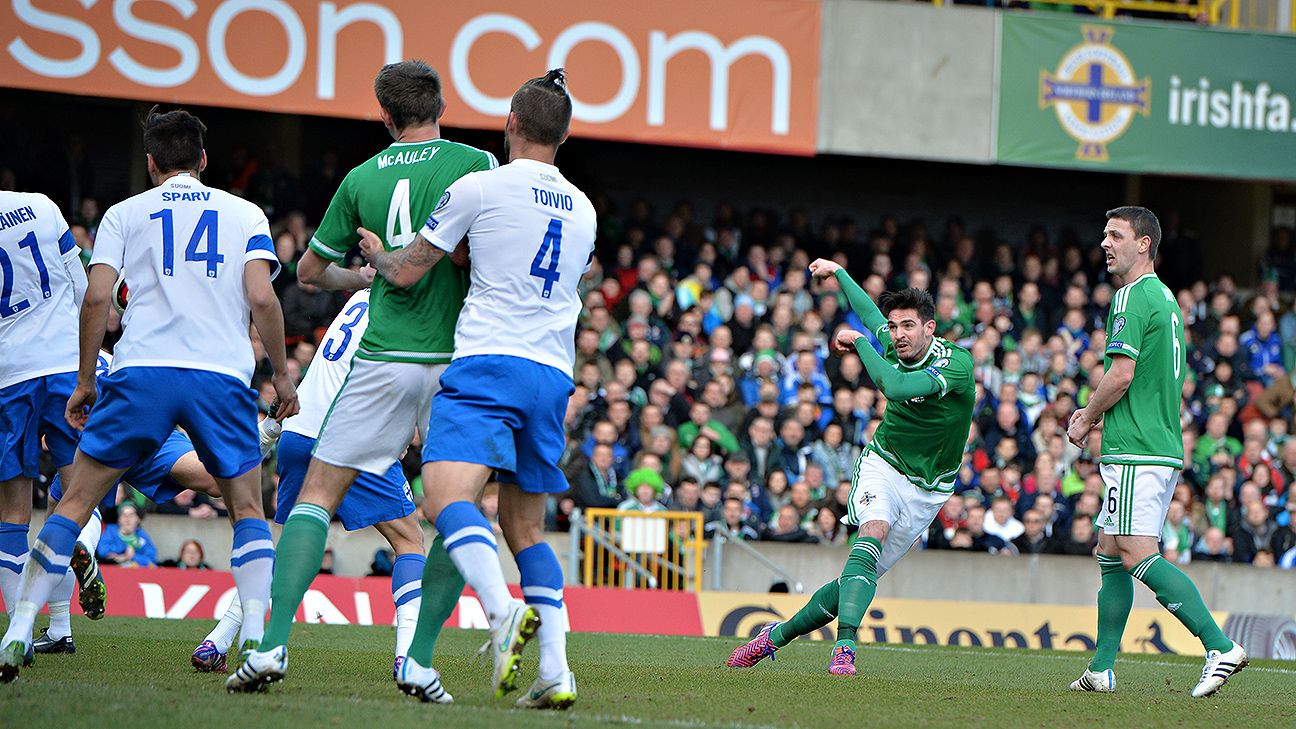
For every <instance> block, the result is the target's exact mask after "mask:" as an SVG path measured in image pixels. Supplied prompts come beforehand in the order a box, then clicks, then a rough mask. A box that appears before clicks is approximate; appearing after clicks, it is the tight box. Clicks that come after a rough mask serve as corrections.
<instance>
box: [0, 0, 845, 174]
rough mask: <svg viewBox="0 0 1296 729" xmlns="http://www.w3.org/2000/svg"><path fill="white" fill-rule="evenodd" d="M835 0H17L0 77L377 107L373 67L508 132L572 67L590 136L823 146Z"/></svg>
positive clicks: (303, 105)
mask: <svg viewBox="0 0 1296 729" xmlns="http://www.w3.org/2000/svg"><path fill="white" fill-rule="evenodd" d="M820 12H821V8H820V2H819V0H706V1H705V2H697V1H696V0H653V1H652V2H636V1H634V0H563V2H560V3H535V2H524V1H523V0H492V1H491V2H485V1H483V0H466V1H465V2H457V3H451V2H424V1H422V0H371V1H360V2H350V1H348V0H335V1H334V2H318V1H314V0H211V1H210V2H208V1H207V0H204V1H203V2H197V0H10V1H9V2H3V3H0V86H10V87H16V88H26V89H36V90H42V91H55V92H63V93H72V94H82V95H91V96H108V97H118V98H127V99H140V100H144V101H156V102H160V103H165V104H202V105H208V106H227V107H236V108H247V109H258V110H266V111H276V112H286V113H302V114H317V115H323V116H340V117H353V118H376V117H377V104H376V102H375V101H374V98H373V77H374V74H375V72H376V71H377V70H378V68H379V67H380V66H381V65H382V64H384V63H388V62H391V61H396V60H400V59H403V58H422V59H423V60H425V61H427V62H429V63H430V64H432V65H433V66H434V67H435V68H436V69H437V70H439V71H440V72H441V75H442V79H443V81H444V84H445V96H446V100H447V102H448V107H447V110H446V115H445V117H444V119H443V120H442V122H443V124H445V125H446V126H452V127H469V128H479V129H494V128H502V126H503V120H504V118H505V117H506V116H507V113H508V105H509V98H510V96H511V95H512V93H513V91H515V90H516V89H517V87H518V86H519V85H520V84H521V83H522V82H523V81H525V80H526V79H528V78H531V77H534V76H539V75H541V74H543V73H544V71H545V70H547V69H549V68H553V67H556V66H564V67H566V68H567V70H568V82H569V88H570V90H571V94H572V99H573V105H574V119H575V121H574V123H573V130H572V131H573V134H575V135H577V136H582V137H587V138H598V139H616V140H626V141H634V142H651V143H655V144H673V145H684V146H698V147H719V148H726V149H742V150H752V151H764V152H777V153H784V154H807V155H808V154H813V153H814V152H815V140H816V113H817V102H818V89H817V79H818V76H819V38H820V31H821V29H820Z"/></svg>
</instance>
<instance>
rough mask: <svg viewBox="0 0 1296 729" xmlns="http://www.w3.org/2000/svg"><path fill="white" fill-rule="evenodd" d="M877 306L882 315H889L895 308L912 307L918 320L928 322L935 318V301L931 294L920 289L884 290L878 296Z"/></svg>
mask: <svg viewBox="0 0 1296 729" xmlns="http://www.w3.org/2000/svg"><path fill="white" fill-rule="evenodd" d="M878 308H879V309H881V310H882V315H883V316H890V315H891V312H892V311H895V310H896V309H914V310H915V311H917V312H918V321H920V322H924V323H926V322H929V321H933V320H935V318H936V302H935V301H934V300H932V295H931V294H930V293H928V292H926V291H924V290H922V289H916V288H907V289H901V290H899V291H886V292H883V294H882V296H880V297H878Z"/></svg>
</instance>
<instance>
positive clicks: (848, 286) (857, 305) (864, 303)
mask: <svg viewBox="0 0 1296 729" xmlns="http://www.w3.org/2000/svg"><path fill="white" fill-rule="evenodd" d="M810 275H812V276H815V277H817V278H827V277H829V276H833V277H835V278H836V279H837V283H838V284H840V285H841V287H842V293H844V294H846V301H847V302H848V303H849V304H850V308H851V310H852V311H854V312H855V314H856V315H857V316H859V318H860V321H863V322H864V326H866V327H868V328H869V331H870V332H873V335H874V336H876V337H877V338H878V339H879V340H881V339H882V337H884V336H888V334H887V329H886V326H887V321H886V317H885V316H882V312H881V311H880V310H879V309H878V307H877V304H876V303H874V302H873V299H871V298H870V297H869V295H868V292H867V291H865V290H864V289H862V288H860V285H859V284H857V283H855V279H853V278H851V276H850V274H849V273H847V272H846V269H844V268H842V267H841V266H840V265H838V264H837V263H835V262H833V261H829V260H827V259H825V258H817V259H815V260H814V261H813V262H811V264H810Z"/></svg>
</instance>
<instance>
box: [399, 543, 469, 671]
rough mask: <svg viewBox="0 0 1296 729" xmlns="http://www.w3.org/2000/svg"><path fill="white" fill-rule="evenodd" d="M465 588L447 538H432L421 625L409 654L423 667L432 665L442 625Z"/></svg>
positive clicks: (424, 575)
mask: <svg viewBox="0 0 1296 729" xmlns="http://www.w3.org/2000/svg"><path fill="white" fill-rule="evenodd" d="M463 589H464V578H463V575H461V574H459V569H458V568H457V567H455V565H454V561H452V560H451V559H450V553H449V552H447V551H446V549H445V540H444V539H442V538H441V535H440V534H438V535H437V537H436V539H433V540H432V549H431V550H429V551H428V558H427V564H426V565H424V567H423V602H422V603H421V604H420V605H419V617H418V626H416V627H415V628H414V638H413V639H412V640H411V641H410V649H409V656H410V658H413V659H414V660H415V661H418V663H419V665H420V666H431V665H432V654H433V653H434V652H436V642H437V638H439V637H440V636H441V627H442V626H444V625H445V621H447V620H449V619H450V613H452V612H454V609H455V606H456V605H458V604H459V596H460V595H462V594H463Z"/></svg>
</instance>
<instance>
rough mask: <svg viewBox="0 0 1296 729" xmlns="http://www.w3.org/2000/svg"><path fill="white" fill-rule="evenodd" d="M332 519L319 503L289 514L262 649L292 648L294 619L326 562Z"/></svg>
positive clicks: (300, 506) (302, 505) (279, 547)
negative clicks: (326, 548)
mask: <svg viewBox="0 0 1296 729" xmlns="http://www.w3.org/2000/svg"><path fill="white" fill-rule="evenodd" d="M330 518H331V517H330V516H329V513H328V510H327V509H325V508H324V507H322V506H316V505H315V504H306V503H299V504H297V505H296V506H294V507H293V508H292V511H291V512H289V514H288V519H287V520H286V521H285V522H284V528H283V533H282V534H280V535H279V544H278V545H277V546H276V547H275V566H274V582H273V583H271V587H270V620H269V622H268V623H267V624H266V632H265V636H264V637H263V638H262V639H261V647H260V650H263V651H268V650H270V649H271V648H277V647H279V646H281V645H288V634H289V633H290V632H292V624H293V616H294V615H296V614H297V607H298V606H300V605H301V601H302V597H303V596H304V595H305V594H306V589H307V588H309V587H310V584H311V582H312V581H313V580H314V579H315V575H317V574H319V569H320V565H321V564H323V563H324V541H325V539H326V538H327V537H328V525H329V519H330Z"/></svg>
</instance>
